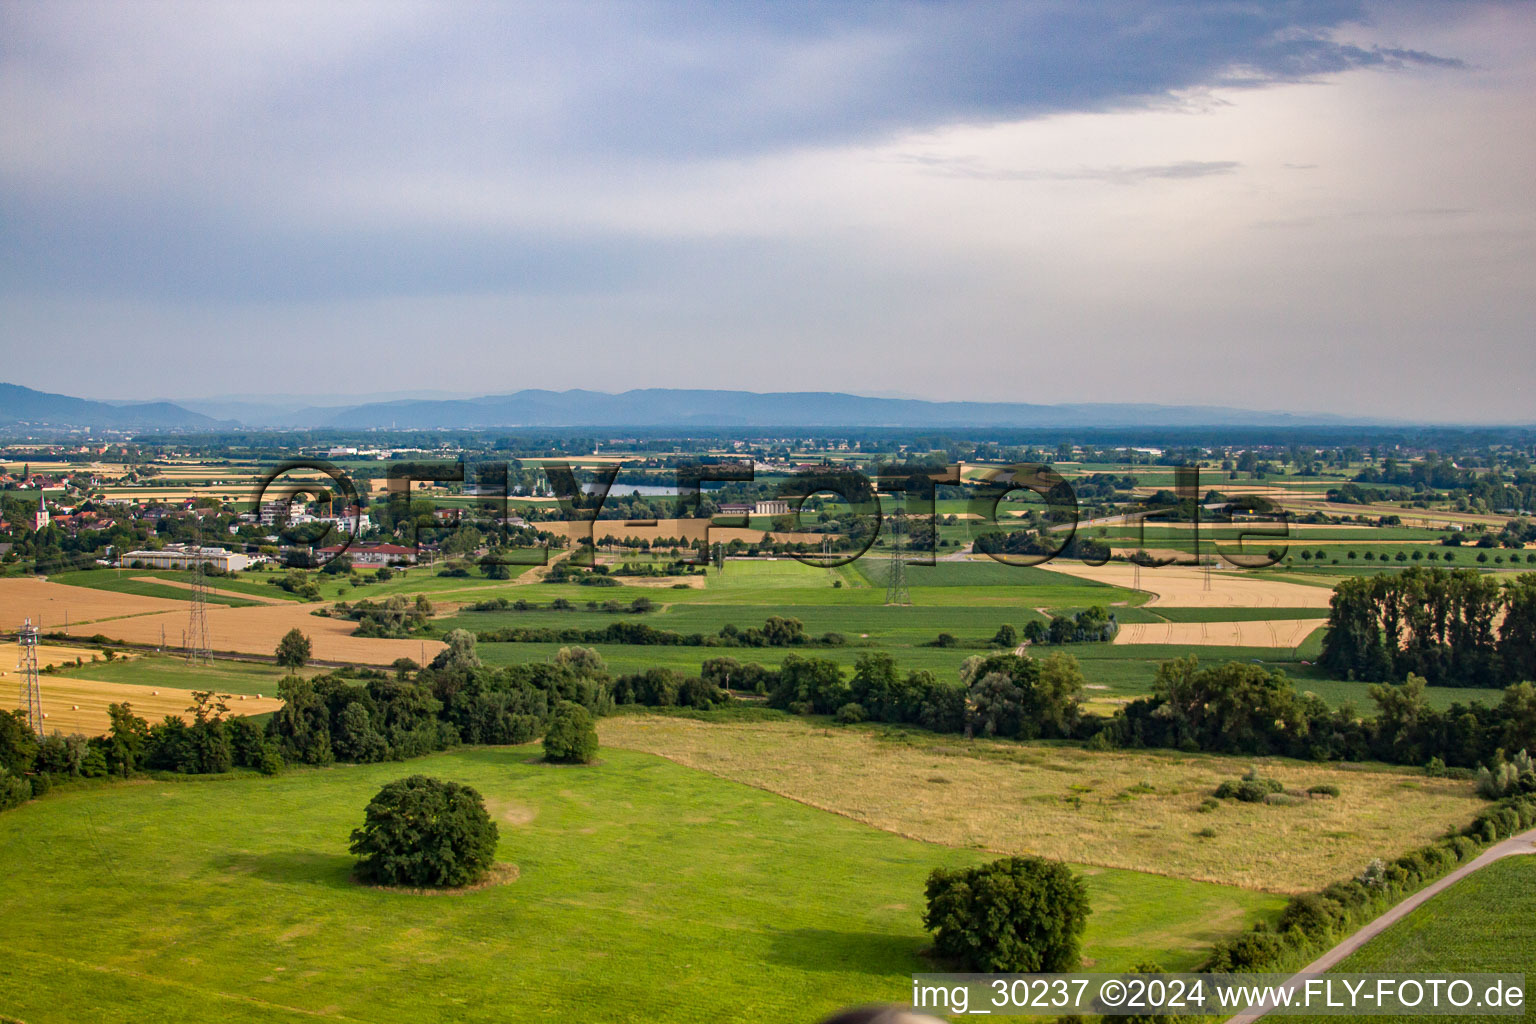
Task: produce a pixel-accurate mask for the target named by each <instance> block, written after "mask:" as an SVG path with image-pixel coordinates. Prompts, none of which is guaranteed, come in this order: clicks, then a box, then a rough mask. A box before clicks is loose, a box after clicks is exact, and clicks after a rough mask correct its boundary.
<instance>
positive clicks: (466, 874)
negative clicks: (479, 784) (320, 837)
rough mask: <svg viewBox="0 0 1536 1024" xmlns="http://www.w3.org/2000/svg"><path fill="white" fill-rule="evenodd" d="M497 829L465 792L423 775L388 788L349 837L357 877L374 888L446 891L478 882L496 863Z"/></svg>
mask: <svg viewBox="0 0 1536 1024" xmlns="http://www.w3.org/2000/svg"><path fill="white" fill-rule="evenodd" d="M496 838H497V836H496V823H495V822H493V821H491V816H490V815H489V814H487V813H486V810H485V801H483V800H482V799H481V798H480V794H479V793H477V792H476V791H475V790H473V789H471V788H470V787H468V786H461V785H459V784H458V783H457V782H445V781H443V780H442V779H433V778H428V777H427V776H425V775H412V776H411V777H410V778H406V779H400V780H398V781H396V782H391V783H390V784H389V785H387V786H385V787H384V788H383V789H381V790H379V793H378V795H377V796H375V797H374V798H373V799H372V800H371V801H369V803H368V809H367V811H366V813H365V816H364V822H363V827H362V828H360V829H355V830H354V831H353V832H352V847H351V849H352V852H353V853H355V854H357V855H358V857H359V858H361V859H360V860H359V861H358V864H357V876H358V877H359V878H360V879H362V880H363V881H365V882H371V883H373V884H375V885H398V886H411V887H414V888H448V887H453V886H460V885H468V884H469V883H471V882H475V881H478V880H479V879H481V878H483V877H484V876H485V873H486V872H487V871H489V870H490V867H491V863H492V861H493V860H494V859H495V857H496Z"/></svg>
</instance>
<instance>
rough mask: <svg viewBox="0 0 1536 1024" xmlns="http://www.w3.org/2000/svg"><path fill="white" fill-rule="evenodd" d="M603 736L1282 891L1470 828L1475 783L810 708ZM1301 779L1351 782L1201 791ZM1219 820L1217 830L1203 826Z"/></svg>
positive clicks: (961, 840) (850, 810) (862, 803)
mask: <svg viewBox="0 0 1536 1024" xmlns="http://www.w3.org/2000/svg"><path fill="white" fill-rule="evenodd" d="M599 735H600V736H601V737H602V739H603V742H604V744H606V745H609V746H615V747H623V748H626V749H631V750H643V751H647V752H649V753H653V754H659V755H661V756H663V757H666V758H669V759H671V760H674V761H677V762H678V763H679V764H684V765H688V766H689V767H693V768H699V769H702V770H704V771H708V772H712V773H714V774H716V775H720V776H722V777H724V778H728V779H734V780H736V781H738V782H745V783H747V784H749V785H752V786H757V787H759V788H762V789H766V790H768V791H770V792H774V793H778V794H781V795H783V796H788V797H791V798H793V799H796V800H801V801H803V802H805V803H808V804H810V805H812V806H814V807H820V808H823V809H825V810H830V811H834V812H836V813H838V814H845V815H847V816H848V817H850V818H853V819H855V820H857V821H862V822H866V823H868V824H871V825H874V826H876V827H878V828H882V829H886V830H887V831H891V832H895V833H897V834H899V835H904V836H911V837H913V838H917V839H923V840H926V841H929V842H936V843H943V844H945V845H949V846H961V847H974V848H977V849H985V850H989V851H997V852H1000V853H1033V854H1039V855H1042V856H1046V857H1053V858H1057V859H1060V860H1068V861H1074V862H1077V863H1083V864H1097V865H1102V866H1105V867H1114V868H1130V869H1135V870H1142V871H1151V872H1154V873H1157V874H1164V875H1171V876H1175V877H1180V878H1189V879H1195V880H1199V881H1209V882H1221V883H1225V884H1229V885H1238V886H1242V887H1244V888H1250V889H1260V890H1265V891H1272V892H1302V891H1306V890H1310V889H1315V888H1318V887H1319V886H1321V885H1324V884H1326V883H1328V882H1332V881H1335V880H1338V879H1341V878H1346V877H1349V876H1352V875H1355V874H1358V873H1359V872H1360V871H1361V869H1362V868H1363V867H1364V866H1365V864H1366V863H1368V862H1369V861H1370V860H1371V859H1372V858H1374V857H1389V856H1395V855H1397V854H1400V853H1402V852H1403V851H1406V850H1408V849H1410V848H1413V847H1415V846H1419V845H1421V844H1423V843H1426V842H1428V841H1430V840H1432V839H1434V838H1436V837H1437V836H1439V835H1441V834H1442V833H1443V832H1444V831H1445V829H1446V827H1447V826H1451V825H1457V826H1459V825H1462V824H1464V823H1465V822H1467V821H1468V820H1470V819H1471V817H1472V816H1473V814H1474V813H1476V811H1477V810H1478V808H1480V807H1482V806H1483V805H1484V802H1483V801H1482V800H1481V799H1479V798H1478V797H1477V796H1476V794H1475V793H1474V792H1473V787H1472V784H1471V783H1470V782H1461V781H1454V780H1448V779H1436V778H1429V777H1427V776H1425V775H1424V774H1423V773H1422V772H1414V771H1388V770H1382V769H1380V768H1377V767H1365V766H1358V765H1337V764H1310V763H1303V762H1297V761H1287V760H1281V759H1273V758H1271V759H1254V758H1242V757H1220V756H1214V755H1203V754H1176V753H1162V752H1158V753H1152V752H1129V751H1114V752H1100V751H1092V752H1090V751H1087V750H1084V749H1082V748H1080V747H1076V746H1067V745H1060V744H1018V743H1006V742H995V741H988V740H975V741H966V740H963V739H961V738H959V737H948V736H935V735H933V734H929V733H919V732H915V731H908V730H891V729H882V728H880V727H858V728H846V727H826V726H819V725H816V724H814V723H811V722H807V721H804V720H801V719H790V720H783V721H754V722H742V721H719V722H703V721H698V720H694V719H687V718H675V717H668V716H663V715H650V714H639V715H621V716H617V717H613V718H607V719H604V720H603V721H602V722H601V724H600V727H599ZM1255 764H1257V765H1259V766H1260V770H1261V772H1262V773H1263V774H1264V775H1267V776H1270V777H1273V778H1275V779H1278V780H1279V781H1280V782H1281V783H1282V784H1284V786H1285V787H1286V788H1287V789H1288V790H1305V789H1307V788H1308V787H1309V786H1314V785H1323V784H1333V785H1337V786H1338V787H1339V789H1340V791H1341V795H1340V796H1339V797H1338V798H1337V799H1331V798H1324V799H1308V800H1306V801H1304V802H1303V803H1301V804H1299V805H1297V806H1278V805H1270V804H1242V803H1237V802H1235V801H1221V803H1220V806H1219V807H1217V808H1216V809H1215V810H1213V811H1210V812H1208V813H1202V812H1201V811H1200V810H1199V807H1200V805H1201V803H1202V802H1203V801H1204V800H1205V799H1206V798H1207V797H1209V796H1210V794H1211V792H1212V791H1213V790H1214V789H1215V788H1216V787H1217V786H1218V785H1219V784H1220V783H1221V782H1222V781H1223V780H1225V779H1230V778H1235V777H1237V776H1240V775H1241V774H1242V773H1243V772H1245V771H1246V770H1247V769H1248V768H1249V767H1250V766H1251V765H1255ZM1205 830H1211V832H1212V833H1213V834H1211V835H1209V836H1206V835H1202V834H1200V833H1202V832H1204V831H1205Z"/></svg>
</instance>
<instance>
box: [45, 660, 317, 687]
mask: <svg viewBox="0 0 1536 1024" xmlns="http://www.w3.org/2000/svg"><path fill="white" fill-rule="evenodd" d="M54 674H56V675H60V676H66V677H68V676H77V677H79V678H82V679H94V680H96V681H97V682H101V683H124V684H127V685H130V686H166V687H174V688H177V689H182V690H217V691H219V692H220V693H235V694H239V693H243V694H246V695H247V696H252V695H255V694H258V693H260V694H265V695H267V696H272V695H274V694H276V693H277V683H278V680H280V679H282V678H283V676H285V675H287V674H288V672H287V670H286V669H280V668H278V667H277V666H276V665H269V664H263V663H261V662H254V661H230V660H228V659H224V658H219V659H215V660H214V662H213V663H212V664H211V665H189V664H187V661H186V659H185V658H183V657H178V656H177V655H174V654H141V655H135V656H134V657H131V658H119V659H118V660H116V661H95V662H91V663H89V664H86V665H81V666H79V667H78V668H60V669H57V670H56V671H55V673H54ZM304 674H306V675H307V674H309V673H307V672H306V673H304ZM44 685H45V686H46V685H47V684H46V681H45V683H44Z"/></svg>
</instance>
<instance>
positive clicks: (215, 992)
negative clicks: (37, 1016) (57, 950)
mask: <svg viewBox="0 0 1536 1024" xmlns="http://www.w3.org/2000/svg"><path fill="white" fill-rule="evenodd" d="M11 952H12V953H14V954H18V955H21V956H30V957H37V958H40V959H46V960H52V961H55V962H57V963H61V964H67V965H69V966H71V967H74V968H76V969H80V970H89V971H95V972H96V973H98V974H110V975H120V976H125V977H129V978H135V979H138V980H139V981H146V982H149V983H151V984H156V985H163V986H165V987H166V988H175V989H181V990H183V991H185V992H191V993H195V994H197V995H200V996H214V997H216V998H219V999H227V1000H229V1001H230V1002H235V1003H246V1004H249V1005H251V1006H259V1007H265V1008H268V1009H272V1010H282V1011H285V1012H288V1013H296V1014H300V1015H302V1016H305V1017H316V1018H319V1019H320V1020H337V1021H348V1022H352V1024H375V1022H374V1021H370V1020H368V1019H367V1018H363V1017H348V1016H345V1015H343V1014H339V1013H325V1012H323V1011H321V1010H306V1009H305V1008H304V1007H302V1006H289V1005H287V1004H286V1003H274V1002H272V1001H271V1000H269V999H261V998H258V997H256V996H248V995H243V994H241V993H238V992H225V991H223V990H221V989H216V988H203V987H201V986H199V985H194V984H192V983H190V982H186V981H180V980H178V979H176V978H164V977H161V976H159V975H156V974H146V973H144V972H143V971H135V970H130V969H129V968H127V967H114V966H112V965H111V964H93V963H87V962H84V961H80V960H75V959H72V958H70V957H65V956H56V955H54V954H52V953H44V952H42V951H40V950H35V949H27V950H12V951H11Z"/></svg>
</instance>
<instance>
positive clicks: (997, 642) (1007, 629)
mask: <svg viewBox="0 0 1536 1024" xmlns="http://www.w3.org/2000/svg"><path fill="white" fill-rule="evenodd" d="M1018 645H1019V631H1018V630H1016V629H1014V628H1013V626H1012V625H1010V624H1009V623H1006V622H1005V623H1003V624H1002V625H1001V626H999V627H997V632H996V633H994V634H992V646H993V647H1006V648H1008V649H1009V650H1012V649H1013V648H1015V647H1017V646H1018Z"/></svg>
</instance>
